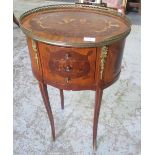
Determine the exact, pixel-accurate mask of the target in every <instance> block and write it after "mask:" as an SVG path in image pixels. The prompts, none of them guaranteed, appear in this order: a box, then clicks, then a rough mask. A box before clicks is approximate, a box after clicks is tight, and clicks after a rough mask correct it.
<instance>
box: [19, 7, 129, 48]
mask: <svg viewBox="0 0 155 155" xmlns="http://www.w3.org/2000/svg"><path fill="white" fill-rule="evenodd" d="M20 27H21V29H22V30H23V31H24V33H26V35H28V36H29V37H31V38H33V39H35V40H38V41H41V42H45V43H48V44H52V45H61V46H72V47H97V46H103V45H104V44H110V43H112V42H114V41H117V40H119V39H121V38H125V37H126V36H127V35H128V34H129V32H130V30H131V26H130V22H129V21H128V19H127V18H126V17H123V16H121V15H119V14H118V13H117V12H116V11H113V10H111V9H107V8H104V7H98V6H89V5H79V4H70V5H53V6H44V7H40V8H36V9H33V10H30V11H28V12H26V13H24V14H23V15H22V16H21V17H20Z"/></svg>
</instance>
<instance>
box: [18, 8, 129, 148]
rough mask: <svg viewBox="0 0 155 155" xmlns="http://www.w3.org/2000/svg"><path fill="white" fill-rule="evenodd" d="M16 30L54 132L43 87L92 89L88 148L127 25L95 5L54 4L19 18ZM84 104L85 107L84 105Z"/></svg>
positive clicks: (118, 66)
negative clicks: (22, 39)
mask: <svg viewBox="0 0 155 155" xmlns="http://www.w3.org/2000/svg"><path fill="white" fill-rule="evenodd" d="M20 27H21V29H22V30H23V32H24V33H25V34H26V37H27V42H28V47H29V53H30V58H31V64H32V71H33V74H34V76H35V77H36V78H37V80H38V81H39V86H40V91H41V94H42V97H43V100H44V103H45V107H46V109H47V113H48V116H49V120H50V123H51V128H52V135H53V139H55V127H54V120H53V115H52V110H51V107H50V102H49V98H48V92H47V85H51V86H54V87H56V88H58V89H60V96H61V107H62V109H64V96H63V90H95V91H96V97H95V109H94V123H93V146H94V148H96V137H97V126H98V118H99V111H100V106H101V99H102V93H103V90H104V89H105V88H106V87H108V86H110V85H111V84H113V83H114V82H115V81H116V80H117V79H118V77H119V75H120V71H121V61H122V56H123V48H124V44H125V38H126V36H127V35H128V34H129V32H130V23H129V21H128V20H127V19H126V18H125V17H122V16H121V15H119V14H118V13H117V12H115V11H113V10H110V9H107V8H104V7H96V6H87V5H56V6H46V7H41V8H36V9H33V10H30V11H28V12H26V13H24V14H23V15H22V16H21V18H20ZM88 104H89V103H88Z"/></svg>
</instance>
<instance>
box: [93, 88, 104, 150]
mask: <svg viewBox="0 0 155 155" xmlns="http://www.w3.org/2000/svg"><path fill="white" fill-rule="evenodd" d="M102 94H103V90H102V89H97V90H96V96H95V109H94V123H93V148H94V149H96V148H97V144H96V143H97V140H96V138H97V127H98V118H99V113H100V106H101V100H102Z"/></svg>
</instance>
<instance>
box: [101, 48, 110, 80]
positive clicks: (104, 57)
mask: <svg viewBox="0 0 155 155" xmlns="http://www.w3.org/2000/svg"><path fill="white" fill-rule="evenodd" d="M107 53H108V47H107V46H103V47H102V51H101V56H100V58H101V62H100V79H101V80H102V77H103V71H104V65H105V60H106V57H107Z"/></svg>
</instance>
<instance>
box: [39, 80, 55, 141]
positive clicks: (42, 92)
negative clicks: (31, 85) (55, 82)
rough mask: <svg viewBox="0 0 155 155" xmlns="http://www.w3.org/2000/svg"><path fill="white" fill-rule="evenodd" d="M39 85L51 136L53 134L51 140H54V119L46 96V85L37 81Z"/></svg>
mask: <svg viewBox="0 0 155 155" xmlns="http://www.w3.org/2000/svg"><path fill="white" fill-rule="evenodd" d="M39 87H40V91H41V94H42V98H43V101H44V104H45V107H46V110H47V113H48V117H49V120H50V124H51V130H52V136H53V140H55V127H54V119H53V114H52V110H51V106H50V102H49V97H48V91H47V85H46V84H44V83H42V82H39Z"/></svg>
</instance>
